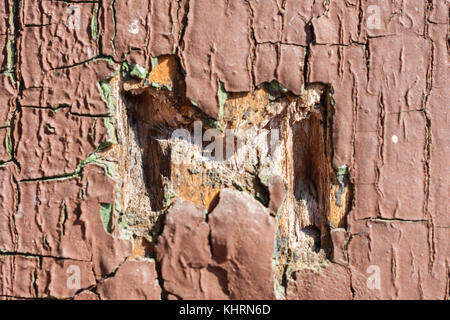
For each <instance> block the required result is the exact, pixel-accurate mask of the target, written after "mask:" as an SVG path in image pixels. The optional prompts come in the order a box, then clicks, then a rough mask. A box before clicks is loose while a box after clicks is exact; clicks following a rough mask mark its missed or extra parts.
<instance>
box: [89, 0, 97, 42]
mask: <svg viewBox="0 0 450 320" xmlns="http://www.w3.org/2000/svg"><path fill="white" fill-rule="evenodd" d="M91 30H92V38H93V39H94V40H96V39H97V37H98V6H97V5H95V6H94V12H93V14H92V21H91Z"/></svg>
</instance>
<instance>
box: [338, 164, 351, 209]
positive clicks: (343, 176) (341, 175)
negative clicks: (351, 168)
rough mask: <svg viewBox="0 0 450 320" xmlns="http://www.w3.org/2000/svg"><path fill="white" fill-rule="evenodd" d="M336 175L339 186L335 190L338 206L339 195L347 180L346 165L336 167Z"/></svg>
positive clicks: (339, 201)
mask: <svg viewBox="0 0 450 320" xmlns="http://www.w3.org/2000/svg"><path fill="white" fill-rule="evenodd" d="M336 177H337V180H338V182H339V188H338V190H336V204H337V205H338V206H339V207H340V206H341V205H342V203H341V197H342V194H343V193H344V191H345V186H346V185H347V181H348V167H347V166H346V165H344V166H341V167H338V168H337V169H336Z"/></svg>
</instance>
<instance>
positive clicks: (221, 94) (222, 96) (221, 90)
mask: <svg viewBox="0 0 450 320" xmlns="http://www.w3.org/2000/svg"><path fill="white" fill-rule="evenodd" d="M217 85H218V90H217V98H218V99H219V115H218V117H217V119H218V120H219V121H220V120H222V118H223V108H224V105H225V102H226V101H227V98H228V93H227V92H226V91H225V86H224V84H223V83H222V81H220V80H219V79H217Z"/></svg>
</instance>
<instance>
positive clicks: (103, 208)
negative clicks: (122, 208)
mask: <svg viewBox="0 0 450 320" xmlns="http://www.w3.org/2000/svg"><path fill="white" fill-rule="evenodd" d="M112 213H113V205H112V204H111V203H100V215H101V218H102V222H103V227H104V228H105V231H106V232H108V233H111V232H112Z"/></svg>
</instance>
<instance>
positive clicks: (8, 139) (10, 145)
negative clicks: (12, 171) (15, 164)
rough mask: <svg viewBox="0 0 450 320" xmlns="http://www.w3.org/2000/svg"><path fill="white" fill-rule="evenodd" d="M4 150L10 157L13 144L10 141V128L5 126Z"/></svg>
mask: <svg viewBox="0 0 450 320" xmlns="http://www.w3.org/2000/svg"><path fill="white" fill-rule="evenodd" d="M6 152H7V153H8V154H9V156H10V157H12V153H13V146H12V141H11V128H10V127H7V128H6Z"/></svg>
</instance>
